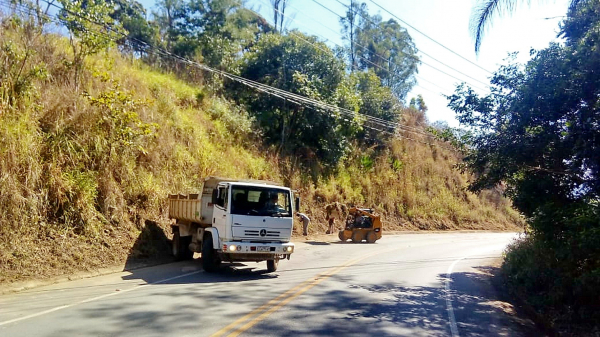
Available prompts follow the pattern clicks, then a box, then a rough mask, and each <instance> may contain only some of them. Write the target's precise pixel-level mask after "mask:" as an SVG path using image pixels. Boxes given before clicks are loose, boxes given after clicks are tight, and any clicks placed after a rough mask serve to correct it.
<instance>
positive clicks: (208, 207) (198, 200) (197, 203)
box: [169, 177, 279, 226]
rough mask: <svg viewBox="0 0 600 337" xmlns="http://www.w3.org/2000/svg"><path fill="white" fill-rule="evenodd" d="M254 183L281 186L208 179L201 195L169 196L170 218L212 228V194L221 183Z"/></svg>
mask: <svg viewBox="0 0 600 337" xmlns="http://www.w3.org/2000/svg"><path fill="white" fill-rule="evenodd" d="M223 181H227V182H252V183H257V182H258V183H262V184H267V183H268V184H272V185H279V184H276V183H274V182H267V181H259V180H236V179H230V178H219V177H208V178H206V179H204V183H203V185H202V193H201V194H197V193H196V194H170V195H169V218H171V219H176V220H178V222H181V221H189V222H195V223H199V224H201V225H204V226H211V224H212V223H211V222H212V214H213V204H212V192H213V189H215V188H217V186H218V185H219V183H220V182H223Z"/></svg>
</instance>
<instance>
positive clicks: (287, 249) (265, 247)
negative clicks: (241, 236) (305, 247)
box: [221, 242, 295, 255]
mask: <svg viewBox="0 0 600 337" xmlns="http://www.w3.org/2000/svg"><path fill="white" fill-rule="evenodd" d="M294 247H295V246H294V244H293V243H291V242H286V243H280V242H260V243H259V242H222V243H221V252H222V253H224V254H231V255H235V254H263V255H264V254H275V255H290V254H292V253H293V252H294Z"/></svg>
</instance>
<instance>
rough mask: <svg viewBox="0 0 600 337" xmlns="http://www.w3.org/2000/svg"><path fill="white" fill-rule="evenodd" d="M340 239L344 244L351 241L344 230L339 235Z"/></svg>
mask: <svg viewBox="0 0 600 337" xmlns="http://www.w3.org/2000/svg"><path fill="white" fill-rule="evenodd" d="M338 237H339V238H340V240H341V241H342V242H346V241H348V239H349V237H348V236H346V231H343V230H341V231H340V232H339V233H338Z"/></svg>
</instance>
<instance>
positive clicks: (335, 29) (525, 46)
mask: <svg viewBox="0 0 600 337" xmlns="http://www.w3.org/2000/svg"><path fill="white" fill-rule="evenodd" d="M288 1H289V3H290V5H289V7H288V9H287V10H286V14H289V19H288V27H289V28H297V29H299V30H301V31H303V32H305V33H307V34H311V35H316V36H318V37H319V38H320V39H322V40H325V41H327V43H328V44H329V45H330V46H331V47H334V46H335V45H340V44H342V42H341V41H342V40H341V35H340V24H339V17H338V16H336V15H335V14H333V13H331V12H329V11H328V10H326V9H324V8H323V7H322V6H320V5H319V4H317V2H319V3H321V4H322V5H323V6H325V7H327V8H329V9H330V10H331V11H334V12H335V13H338V14H339V15H343V14H344V12H345V10H346V8H345V7H344V6H343V5H342V4H341V3H345V4H349V3H350V0H339V1H338V0H288ZM141 2H142V4H144V6H145V7H146V8H150V9H152V7H153V6H154V3H155V1H154V0H142V1H141ZM365 2H366V3H367V6H368V8H369V12H370V14H371V15H373V14H380V15H381V16H382V18H383V19H384V20H387V19H389V18H392V16H391V15H389V14H388V13H386V12H385V11H383V10H381V9H380V8H378V7H377V6H376V5H375V4H374V3H377V4H379V5H380V6H382V7H383V8H385V9H387V10H388V11H390V12H391V13H392V14H394V15H396V16H398V17H399V18H400V19H402V20H404V21H405V22H406V23H408V24H410V25H411V26H413V27H414V28H416V29H418V30H419V31H421V32H422V33H424V34H425V35H427V36H429V37H430V38H432V39H434V40H435V41H437V42H439V43H441V44H443V45H444V46H445V47H447V48H449V49H451V50H452V51H454V52H456V53H458V54H460V55H461V56H463V57H465V58H466V59H468V60H469V61H471V62H473V63H475V64H476V65H473V64H471V63H469V62H468V61H465V60H464V59H462V58H460V57H458V56H456V55H454V54H453V53H451V52H450V51H448V50H447V49H445V48H444V47H442V46H440V45H438V44H436V43H435V42H433V41H431V40H430V39H429V38H427V37H426V36H424V35H423V34H420V33H418V32H417V31H415V30H414V29H412V28H410V27H407V26H406V25H405V24H403V23H402V22H401V23H400V24H401V25H402V26H403V27H405V28H406V29H407V30H408V32H409V33H410V34H411V36H412V38H413V40H414V41H415V44H416V46H417V48H418V49H419V51H420V53H419V56H420V57H421V59H422V61H423V64H421V66H420V67H419V74H418V76H417V81H418V86H416V87H415V88H414V89H413V90H412V92H411V93H409V95H408V97H407V100H409V99H410V98H411V97H415V96H416V95H418V94H421V95H423V97H424V99H425V103H426V104H427V106H428V107H429V111H428V113H427V117H428V119H429V120H430V121H431V122H433V121H438V120H442V121H446V122H447V123H448V124H449V125H451V126H457V125H458V122H457V121H456V119H455V118H454V113H453V112H452V111H451V110H450V109H448V108H447V107H446V104H447V100H446V98H444V97H443V96H442V95H443V94H451V93H452V92H453V90H454V88H455V87H456V85H457V84H458V83H460V82H461V81H466V82H467V83H468V84H471V85H473V87H481V89H477V90H478V91H479V92H480V93H485V85H484V84H482V83H481V82H483V83H489V80H488V78H489V76H490V73H488V72H486V71H484V70H482V69H481V68H483V69H485V70H488V71H490V72H493V71H495V70H496V69H497V68H498V66H499V65H500V64H502V63H503V60H504V59H505V58H506V56H507V55H508V53H509V52H519V61H521V62H525V61H527V60H528V59H529V51H530V49H531V48H534V49H541V48H544V47H546V46H548V43H549V42H550V41H552V40H555V38H556V35H557V31H558V24H559V22H560V18H561V17H562V16H564V15H565V13H566V11H567V8H568V2H569V0H555V1H549V0H545V1H541V0H540V1H532V3H531V5H529V6H528V5H527V4H526V3H527V1H522V4H520V6H519V7H518V10H517V11H515V13H514V14H512V15H506V16H503V17H500V18H496V19H495V20H494V22H493V26H492V27H490V29H488V31H487V34H486V35H485V37H484V40H483V43H482V46H481V51H480V53H479V55H475V52H474V43H473V38H472V36H471V34H470V32H469V19H470V16H471V12H472V9H473V7H474V5H475V4H476V3H478V0H455V1H449V0H418V1H417V0H374V2H372V1H371V0H365ZM246 5H247V6H248V7H250V8H252V9H254V10H256V11H257V12H259V13H261V14H262V15H263V16H265V18H267V20H269V21H270V22H272V18H271V17H272V16H273V15H272V10H271V9H270V5H269V0H247V1H246ZM546 18H552V19H546ZM396 20H397V19H396ZM424 54H427V55H430V56H432V57H433V58H435V59H436V60H437V61H436V60H434V59H432V58H430V57H429V56H426V55H424ZM438 61H441V62H443V63H444V64H441V63H439V62H438ZM480 67H481V68H480ZM434 68H437V70H436V69H434ZM440 70H441V71H443V72H445V73H446V74H444V73H442V72H441V71H440ZM456 70H458V71H460V72H461V73H462V74H461V73H458V72H457V71H456ZM449 75H450V76H449Z"/></svg>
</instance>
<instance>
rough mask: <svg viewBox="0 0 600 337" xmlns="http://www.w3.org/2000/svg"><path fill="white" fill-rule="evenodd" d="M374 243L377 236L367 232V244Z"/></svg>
mask: <svg viewBox="0 0 600 337" xmlns="http://www.w3.org/2000/svg"><path fill="white" fill-rule="evenodd" d="M375 241H377V234H376V233H375V232H373V231H371V232H369V233H368V234H367V242H368V243H375Z"/></svg>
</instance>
